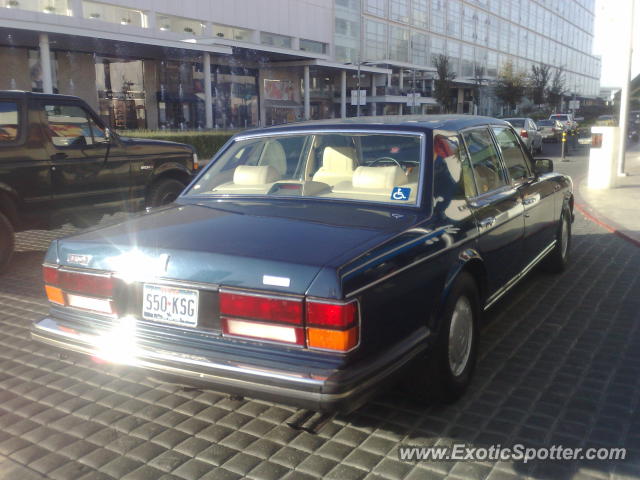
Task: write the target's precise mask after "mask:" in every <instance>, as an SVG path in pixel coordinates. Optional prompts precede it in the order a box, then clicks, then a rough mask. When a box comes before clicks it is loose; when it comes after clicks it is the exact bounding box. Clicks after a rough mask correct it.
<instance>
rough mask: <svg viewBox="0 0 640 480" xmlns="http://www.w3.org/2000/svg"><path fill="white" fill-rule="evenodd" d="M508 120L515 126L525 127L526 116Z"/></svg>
mask: <svg viewBox="0 0 640 480" xmlns="http://www.w3.org/2000/svg"><path fill="white" fill-rule="evenodd" d="M506 120H507V122H509V123H510V124H511V125H513V126H514V127H520V128H524V118H507V119H506Z"/></svg>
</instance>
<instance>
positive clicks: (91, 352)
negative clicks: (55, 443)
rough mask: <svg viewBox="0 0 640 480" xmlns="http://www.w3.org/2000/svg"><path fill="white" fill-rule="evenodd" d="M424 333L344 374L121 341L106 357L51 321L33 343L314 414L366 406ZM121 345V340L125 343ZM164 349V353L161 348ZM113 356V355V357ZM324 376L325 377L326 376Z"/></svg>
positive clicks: (99, 345) (92, 341) (93, 342)
mask: <svg viewBox="0 0 640 480" xmlns="http://www.w3.org/2000/svg"><path fill="white" fill-rule="evenodd" d="M428 334H429V332H428V331H427V330H426V329H425V330H423V331H420V332H417V333H416V334H415V335H413V336H411V337H409V338H407V339H406V340H405V341H403V342H402V343H401V344H400V345H396V346H395V347H392V348H391V349H389V350H387V351H386V352H385V353H383V354H382V355H380V356H378V357H376V358H375V359H370V360H368V361H361V362H358V363H357V364H354V365H353V366H351V367H349V368H348V369H345V370H334V371H331V372H327V371H326V370H321V371H318V372H317V374H314V373H313V371H310V370H309V368H304V367H303V366H301V367H300V370H299V371H297V372H296V371H290V370H284V369H283V370H276V369H265V368H260V367H258V366H255V365H246V364H245V363H242V359H238V362H229V361H228V360H226V361H221V360H220V359H216V358H215V357H214V356H213V355H214V354H215V352H211V355H207V356H203V355H202V352H197V353H196V352H194V353H193V354H185V353H178V352H175V351H170V350H167V348H168V346H167V345H160V344H158V345H157V346H156V347H151V346H148V345H145V346H144V347H134V348H132V349H127V348H126V345H125V346H124V347H123V344H122V343H121V342H117V344H118V347H120V348H119V349H118V350H119V351H117V352H111V353H109V354H105V350H104V337H103V336H101V335H99V334H94V335H89V334H86V333H80V332H78V331H76V330H74V329H73V328H70V327H68V326H65V325H64V324H63V323H61V321H60V320H58V319H55V318H51V317H48V318H44V319H42V320H40V321H39V322H36V323H35V324H34V325H33V327H32V331H31V336H32V338H33V339H34V340H37V341H39V342H42V343H45V344H48V345H50V346H52V347H55V348H58V349H61V350H64V351H67V352H68V351H71V352H75V353H79V354H83V355H88V356H91V357H94V358H99V359H103V360H105V361H108V362H113V363H117V364H122V365H128V366H132V367H137V368H142V369H145V370H147V371H149V372H151V373H152V376H155V377H159V378H160V379H161V380H163V381H168V382H173V383H180V384H186V385H193V386H198V387H202V388H210V389H213V390H217V391H222V392H226V393H231V394H236V395H243V396H247V397H254V398H261V399H264V400H269V401H274V402H278V403H283V404H288V405H294V406H297V407H300V408H306V409H309V410H315V411H352V410H354V409H356V408H358V407H359V406H360V405H362V404H363V403H365V402H366V401H367V400H368V399H369V398H370V397H371V396H372V395H374V394H375V393H376V392H377V391H378V390H379V388H380V387H381V386H382V385H384V384H385V383H386V382H387V381H389V380H390V379H391V378H393V377H394V375H393V374H394V373H396V372H398V371H399V370H400V369H401V368H403V367H404V366H405V365H407V364H408V363H409V362H410V361H411V360H413V359H414V358H415V357H416V356H417V355H419V354H420V353H421V352H422V351H424V349H425V347H426V341H425V340H426V337H427V336H428ZM124 343H125V344H126V341H125V342H124ZM163 347H164V348H163ZM114 353H115V355H114ZM327 373H328V374H327Z"/></svg>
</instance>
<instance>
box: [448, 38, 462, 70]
mask: <svg viewBox="0 0 640 480" xmlns="http://www.w3.org/2000/svg"><path fill="white" fill-rule="evenodd" d="M447 55H448V56H449V61H450V62H451V70H452V71H454V72H455V73H456V75H458V76H459V75H460V42H454V41H453V40H447Z"/></svg>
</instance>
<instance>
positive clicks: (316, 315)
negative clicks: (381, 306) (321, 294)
mask: <svg viewBox="0 0 640 480" xmlns="http://www.w3.org/2000/svg"><path fill="white" fill-rule="evenodd" d="M357 322H358V304H357V303H355V302H351V303H347V304H334V303H322V302H314V301H310V300H307V326H314V327H331V328H348V327H351V326H353V325H355V324H356V323H357Z"/></svg>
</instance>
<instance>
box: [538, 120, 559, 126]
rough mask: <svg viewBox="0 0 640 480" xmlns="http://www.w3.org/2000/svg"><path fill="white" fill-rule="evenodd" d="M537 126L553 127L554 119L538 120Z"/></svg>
mask: <svg viewBox="0 0 640 480" xmlns="http://www.w3.org/2000/svg"><path fill="white" fill-rule="evenodd" d="M537 123H538V126H539V127H553V126H554V125H555V124H556V122H555V121H554V120H538V122H537Z"/></svg>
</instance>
